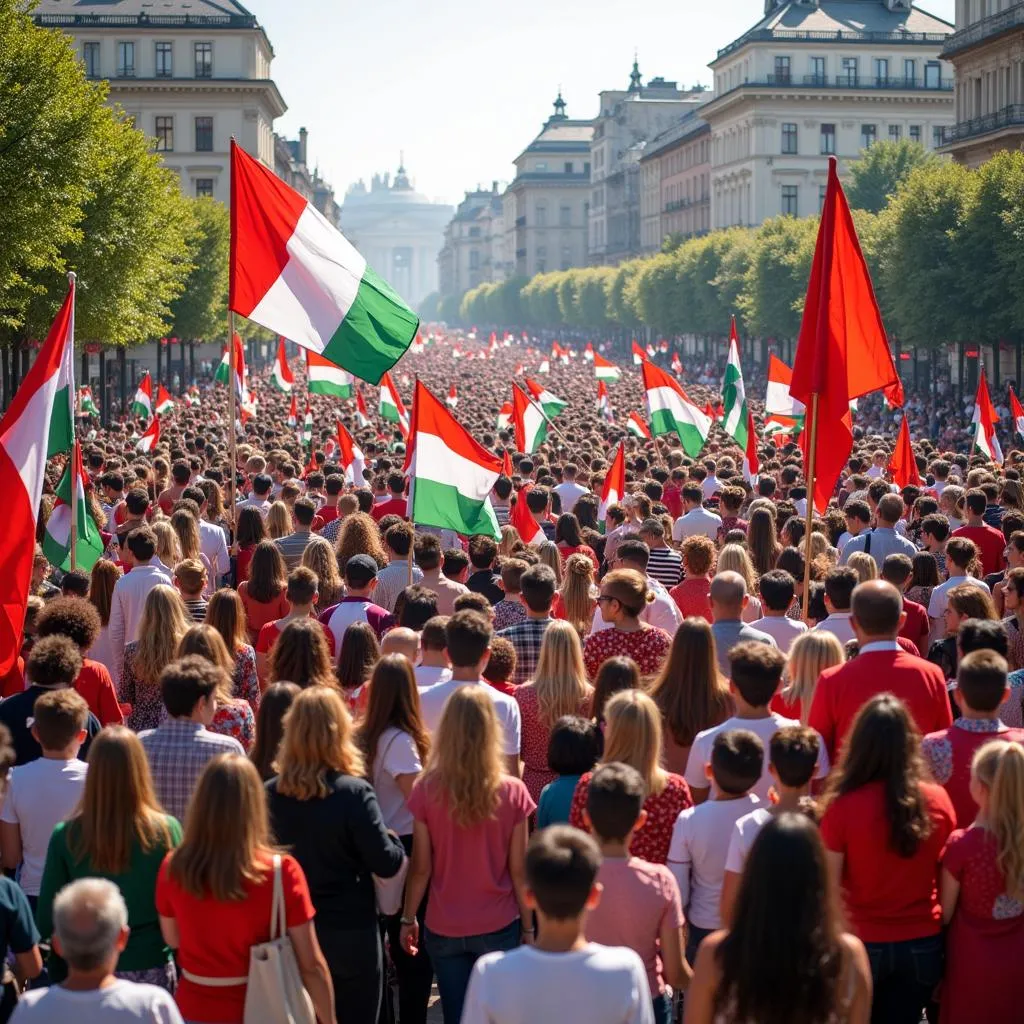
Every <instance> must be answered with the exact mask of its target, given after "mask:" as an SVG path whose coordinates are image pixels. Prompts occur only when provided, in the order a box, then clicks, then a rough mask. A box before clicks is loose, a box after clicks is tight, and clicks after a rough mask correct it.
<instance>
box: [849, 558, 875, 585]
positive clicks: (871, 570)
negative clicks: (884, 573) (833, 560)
mask: <svg viewBox="0 0 1024 1024" xmlns="http://www.w3.org/2000/svg"><path fill="white" fill-rule="evenodd" d="M846 564H847V565H848V566H849V567H850V568H851V569H852V570H853V571H854V572H855V573H856V574H857V579H858V581H859V582H860V583H867V582H868V580H877V579H878V563H877V562H876V561H875V559H874V558H873V556H871V555H869V554H868V553H867V552H866V551H854V552H853V554H852V555H850V557H849V558H848V559H847V560H846Z"/></svg>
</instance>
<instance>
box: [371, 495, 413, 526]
mask: <svg viewBox="0 0 1024 1024" xmlns="http://www.w3.org/2000/svg"><path fill="white" fill-rule="evenodd" d="M406 506H407V502H406V500H405V498H388V500H387V501H382V502H381V503H380V504H379V505H374V506H373V508H372V510H371V511H370V515H371V516H373V521H374V522H375V523H379V522H380V521H381V520H382V519H383V518H384V517H385V516H401V517H402V518H403V519H405V517H406V512H405V510H406Z"/></svg>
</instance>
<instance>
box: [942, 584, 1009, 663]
mask: <svg viewBox="0 0 1024 1024" xmlns="http://www.w3.org/2000/svg"><path fill="white" fill-rule="evenodd" d="M998 618H999V616H998V615H997V614H996V606H995V605H994V604H993V603H992V596H991V594H989V592H988V591H987V590H982V588H981V587H978V586H975V585H974V584H973V583H960V584H958V585H957V586H955V587H953V589H952V590H950V591H949V592H948V594H947V602H946V609H945V611H944V612H943V613H942V625H943V628H944V630H945V634H946V635H945V636H944V637H943V638H942V639H941V640H936V641H935V642H934V643H933V644H932V645H931V647H929V648H928V660H929V661H930V662H931V663H932V664H933V665H938V666H939V668H941V669H942V671H943V672H944V673H945V675H946V678H947V679H956V669H957V665H958V664H959V661H960V659H959V653H958V651H957V645H956V637H957V632H958V631H959V629H960V624H961V623H963V622H966V621H967V620H968V619H987V620H989V621H990V622H995V621H996V620H997V619H998Z"/></svg>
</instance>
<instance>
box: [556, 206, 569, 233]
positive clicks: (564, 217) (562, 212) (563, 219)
mask: <svg viewBox="0 0 1024 1024" xmlns="http://www.w3.org/2000/svg"><path fill="white" fill-rule="evenodd" d="M558 223H559V226H560V227H563V228H570V227H572V207H571V206H570V205H569V204H568V203H563V204H562V205H561V206H560V207H559V208H558Z"/></svg>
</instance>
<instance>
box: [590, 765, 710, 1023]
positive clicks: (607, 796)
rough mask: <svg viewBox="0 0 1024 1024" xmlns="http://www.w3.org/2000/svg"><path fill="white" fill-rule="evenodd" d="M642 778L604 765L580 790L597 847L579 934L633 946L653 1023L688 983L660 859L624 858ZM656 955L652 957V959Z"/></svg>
mask: <svg viewBox="0 0 1024 1024" xmlns="http://www.w3.org/2000/svg"><path fill="white" fill-rule="evenodd" d="M643 806H644V780H643V778H642V776H641V775H640V773H639V772H638V771H637V770H636V769H635V768H631V767H630V766H629V765H625V764H620V763H613V764H605V765H602V766H601V767H600V768H598V769H597V771H596V772H594V777H593V778H592V779H591V781H590V788H589V790H588V791H587V809H586V812H585V815H586V819H587V825H588V826H589V828H590V830H591V832H593V834H594V837H595V838H596V839H597V842H598V845H599V846H600V848H601V857H602V858H603V859H602V861H601V868H600V870H599V871H598V873H597V882H598V884H599V885H600V886H601V887H602V892H601V902H600V903H599V904H598V905H597V906H596V907H595V908H594V909H593V910H592V911H591V912H590V915H589V916H588V918H587V923H586V928H585V930H586V933H587V938H588V939H590V940H591V941H593V942H600V943H602V944H604V945H606V946H626V947H628V948H629V949H633V950H636V952H637V953H639V954H640V958H641V959H642V960H643V962H644V966H645V967H646V968H647V981H648V983H649V984H650V987H651V995H652V996H653V997H654V1020H655V1022H656V1024H671V1021H672V999H671V992H669V991H668V990H667V989H666V984H665V983H666V982H668V984H669V985H671V986H672V987H673V988H676V989H680V990H682V989H685V988H686V987H687V986H688V985H689V983H690V967H689V964H687V963H686V961H685V960H684V959H683V924H684V921H683V909H682V906H681V904H680V901H679V886H678V885H677V884H676V880H675V878H674V877H673V876H672V872H671V871H669V869H668V868H667V867H665V866H664V865H663V864H649V863H648V862H647V861H645V860H640V858H639V857H631V856H630V855H629V843H630V840H631V839H632V838H633V833H634V831H636V829H637V828H639V827H640V826H641V825H643V823H644V821H645V820H646V818H647V814H646V812H645V811H644V809H643ZM659 952H660V956H659Z"/></svg>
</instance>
